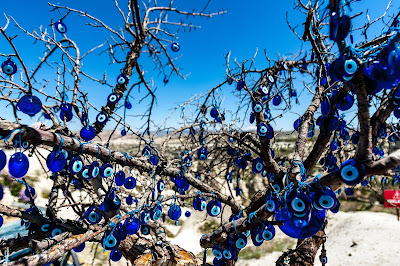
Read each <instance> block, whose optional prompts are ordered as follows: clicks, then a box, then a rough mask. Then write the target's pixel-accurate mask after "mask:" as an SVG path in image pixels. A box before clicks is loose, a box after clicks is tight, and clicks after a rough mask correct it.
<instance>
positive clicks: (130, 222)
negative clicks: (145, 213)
mask: <svg viewBox="0 0 400 266" xmlns="http://www.w3.org/2000/svg"><path fill="white" fill-rule="evenodd" d="M124 226H125V228H126V233H127V234H128V235H134V234H136V233H137V231H139V227H140V222H139V219H138V218H136V217H131V218H129V219H127V220H125V223H124Z"/></svg>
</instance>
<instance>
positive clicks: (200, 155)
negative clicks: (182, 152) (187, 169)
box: [197, 146, 208, 161]
mask: <svg viewBox="0 0 400 266" xmlns="http://www.w3.org/2000/svg"><path fill="white" fill-rule="evenodd" d="M207 155H208V151H207V147H204V146H203V147H201V148H200V149H198V150H197V158H198V159H199V160H200V161H204V160H205V159H207Z"/></svg>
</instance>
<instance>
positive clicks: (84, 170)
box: [79, 165, 89, 180]
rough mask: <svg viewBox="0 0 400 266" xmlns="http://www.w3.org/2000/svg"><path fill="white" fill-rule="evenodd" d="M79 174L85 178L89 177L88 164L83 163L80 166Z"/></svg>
mask: <svg viewBox="0 0 400 266" xmlns="http://www.w3.org/2000/svg"><path fill="white" fill-rule="evenodd" d="M79 176H80V177H81V178H83V179H85V180H87V179H89V166H88V165H85V166H83V167H82V171H81V172H80V173H79Z"/></svg>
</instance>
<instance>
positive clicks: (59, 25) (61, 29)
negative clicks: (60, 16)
mask: <svg viewBox="0 0 400 266" xmlns="http://www.w3.org/2000/svg"><path fill="white" fill-rule="evenodd" d="M54 26H55V28H56V31H58V32H59V33H61V34H64V33H67V25H65V23H64V22H62V21H61V20H59V21H57V22H56V24H55V25H54Z"/></svg>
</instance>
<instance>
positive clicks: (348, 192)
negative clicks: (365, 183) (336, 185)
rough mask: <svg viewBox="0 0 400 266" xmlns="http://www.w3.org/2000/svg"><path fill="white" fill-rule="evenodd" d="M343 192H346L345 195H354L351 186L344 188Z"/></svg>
mask: <svg viewBox="0 0 400 266" xmlns="http://www.w3.org/2000/svg"><path fill="white" fill-rule="evenodd" d="M344 193H346V195H347V196H353V195H354V189H353V188H351V187H348V188H346V189H345V190H344Z"/></svg>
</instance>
